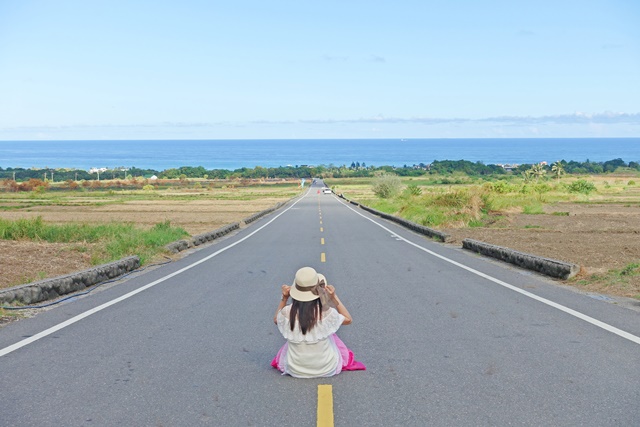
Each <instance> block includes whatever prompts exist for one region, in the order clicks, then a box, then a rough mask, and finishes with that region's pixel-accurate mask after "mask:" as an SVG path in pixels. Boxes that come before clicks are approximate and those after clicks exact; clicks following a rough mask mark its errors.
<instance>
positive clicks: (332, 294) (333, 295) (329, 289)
mask: <svg viewBox="0 0 640 427" xmlns="http://www.w3.org/2000/svg"><path fill="white" fill-rule="evenodd" d="M324 290H325V291H327V294H329V298H331V299H333V300H335V299H336V288H335V286H333V285H325V287H324Z"/></svg>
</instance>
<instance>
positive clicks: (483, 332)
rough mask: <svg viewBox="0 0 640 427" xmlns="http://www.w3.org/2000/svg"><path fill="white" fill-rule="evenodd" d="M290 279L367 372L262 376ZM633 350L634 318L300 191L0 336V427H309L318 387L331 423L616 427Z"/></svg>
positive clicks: (633, 368) (628, 410) (633, 421)
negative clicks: (297, 277) (327, 391)
mask: <svg viewBox="0 0 640 427" xmlns="http://www.w3.org/2000/svg"><path fill="white" fill-rule="evenodd" d="M305 265H309V266H312V267H314V268H316V269H317V270H318V271H320V272H322V273H324V274H325V275H326V277H327V279H328V281H329V283H331V284H333V285H335V286H336V289H337V292H338V295H339V296H340V298H341V299H342V301H343V302H344V303H345V305H346V306H347V307H348V309H349V311H350V312H351V314H352V315H353V318H354V322H353V324H352V325H349V326H344V327H342V328H341V329H340V331H339V333H338V335H339V336H340V337H341V338H342V339H343V341H344V342H345V343H346V344H347V346H349V347H350V348H351V349H352V350H353V351H354V353H355V355H356V359H358V360H360V361H362V362H364V363H365V364H366V365H367V371H364V372H363V371H358V372H343V373H341V374H340V375H338V376H335V377H332V378H324V379H312V380H301V379H295V378H291V377H288V376H281V375H280V373H279V372H278V371H276V370H274V369H273V368H271V366H270V361H271V359H272V358H273V356H274V355H275V353H276V352H277V350H278V348H279V347H280V346H281V345H282V343H283V339H282V337H281V336H280V335H279V333H278V331H277V328H276V327H275V325H274V324H273V322H272V318H273V314H274V312H275V309H276V307H277V304H278V301H279V299H280V285H282V284H285V283H286V284H290V283H291V281H292V279H293V275H294V273H295V271H296V270H297V269H298V268H299V267H301V266H305ZM118 298H119V299H118ZM63 322H66V323H63ZM599 322H601V323H599ZM625 334H627V335H625ZM639 336H640V315H639V312H638V311H635V310H632V309H629V308H626V307H623V306H620V305H619V304H613V303H611V302H608V301H602V300H599V299H595V298H591V297H589V296H587V295H583V294H580V293H577V292H575V291H572V290H569V289H567V288H564V287H562V286H559V285H557V284H555V283H553V282H551V281H549V280H547V279H545V278H541V277H540V276H537V275H535V274H532V273H528V272H525V271H523V270H519V269H516V268H511V267H509V266H506V265H505V264H502V263H498V262H492V261H489V260H487V259H485V258H482V257H479V256H477V255H474V254H471V253H468V252H465V251H463V250H461V249H459V248H455V247H451V246H448V245H443V244H441V243H436V242H433V241H431V240H428V239H425V238H424V237H422V236H419V235H416V234H414V233H411V232H409V231H407V230H405V229H403V228H401V227H398V226H396V225H395V224H392V223H389V222H387V221H384V220H382V219H380V218H377V217H374V216H371V215H369V214H367V213H365V212H363V211H361V210H359V209H357V208H355V207H353V206H351V205H349V204H347V203H344V202H343V201H342V200H340V199H339V198H337V197H335V196H334V195H329V194H322V193H320V194H319V193H318V187H312V188H311V189H310V191H309V192H308V193H307V194H306V195H305V196H304V197H302V198H300V199H298V200H297V201H295V202H292V203H290V204H288V205H287V206H286V207H284V208H283V209H280V210H279V211H277V212H274V213H273V214H271V215H268V216H265V217H263V218H262V219H260V220H259V221H256V222H255V223H253V224H252V225H251V226H250V227H247V228H245V229H243V230H241V231H240V232H238V233H237V234H234V235H233V236H230V237H227V238H225V239H223V240H221V241H219V242H217V243H215V244H213V245H210V246H208V247H206V248H204V249H200V250H198V251H195V252H193V253H191V254H190V255H189V256H186V257H184V258H183V259H181V260H179V261H176V262H173V263H171V264H168V265H165V266H162V267H158V268H155V269H150V270H148V271H146V272H144V273H140V274H137V275H135V276H134V277H131V278H128V279H127V280H123V281H122V283H120V284H118V285H116V286H110V287H107V288H105V289H103V290H100V291H96V292H94V293H92V294H90V295H89V296H86V297H82V298H78V299H76V300H72V301H70V302H66V303H63V304H60V305H58V306H56V307H55V308H53V309H50V310H47V311H44V312H42V313H40V314H38V315H37V316H35V317H33V318H30V319H25V320H21V321H19V322H15V323H12V324H10V325H8V326H6V327H4V328H3V329H0V378H1V379H2V386H0V425H2V426H53V425H56V426H105V425H109V426H110V425H124V426H197V425H210V426H313V425H316V416H317V415H316V407H317V396H318V385H323V384H330V385H332V392H333V394H332V396H333V414H334V415H333V416H334V420H335V425H337V426H347V425H350V426H427V425H430V426H431V425H433V426H511V425H525V426H529V425H535V426H550V425H553V426H577V425H580V426H614V425H619V426H634V425H640V383H639V380H640V363H639V362H640V345H639V342H640V338H638V337H639Z"/></svg>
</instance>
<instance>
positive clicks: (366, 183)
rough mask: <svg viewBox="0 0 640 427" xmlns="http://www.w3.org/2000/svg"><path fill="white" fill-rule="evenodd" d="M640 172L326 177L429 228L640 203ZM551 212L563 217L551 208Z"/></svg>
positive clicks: (343, 190)
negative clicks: (570, 206)
mask: <svg viewBox="0 0 640 427" xmlns="http://www.w3.org/2000/svg"><path fill="white" fill-rule="evenodd" d="M639 176H640V173H636V172H631V173H629V171H625V172H620V173H619V174H617V175H616V174H611V175H608V176H607V175H603V176H589V177H585V176H579V177H573V176H572V177H565V178H563V179H561V180H555V179H552V178H551V177H545V178H543V179H539V180H538V181H537V182H536V181H531V180H529V179H527V178H524V177H521V176H515V175H511V176H500V178H498V179H496V178H495V177H493V176H480V177H477V176H476V177H474V176H469V175H465V174H461V173H452V174H450V175H447V176H442V175H435V176H434V175H431V176H425V177H420V178H413V177H408V178H407V177H404V178H400V177H398V176H391V175H389V174H388V173H384V174H381V175H380V176H378V177H375V178H360V179H330V180H327V181H326V182H327V183H328V184H329V185H330V186H331V187H332V188H333V189H334V191H336V192H337V193H342V194H343V195H344V196H345V197H347V198H349V199H354V200H357V201H359V202H361V203H363V204H365V205H367V206H370V207H372V208H374V209H377V210H380V211H382V212H386V213H389V214H393V215H397V216H400V217H403V218H405V219H408V220H410V221H412V222H415V223H417V224H421V225H425V226H428V227H436V228H437V227H453V228H462V227H482V226H487V225H491V224H494V223H495V222H496V221H497V220H498V219H499V218H500V217H501V216H503V215H505V214H510V213H525V214H530V215H536V214H542V213H544V210H543V207H544V206H545V205H549V204H552V203H558V202H575V203H598V202H607V201H608V202H612V201H619V202H624V203H634V204H636V205H640V185H638V184H637V182H638V183H640V179H638V177H639ZM553 214H554V215H566V214H567V213H566V212H565V213H563V212H554V213H553Z"/></svg>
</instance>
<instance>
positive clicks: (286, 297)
mask: <svg viewBox="0 0 640 427" xmlns="http://www.w3.org/2000/svg"><path fill="white" fill-rule="evenodd" d="M290 288H291V286H287V285H282V299H281V300H280V304H278V309H277V310H276V314H275V316H273V323H275V324H276V325H277V324H278V313H280V310H282V309H283V308H284V306H285V305H287V301H288V300H289V289H290Z"/></svg>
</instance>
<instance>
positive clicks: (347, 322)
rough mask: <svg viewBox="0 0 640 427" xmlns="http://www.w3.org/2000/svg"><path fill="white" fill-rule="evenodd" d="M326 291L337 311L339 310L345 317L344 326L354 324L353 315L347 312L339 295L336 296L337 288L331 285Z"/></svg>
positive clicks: (327, 286)
mask: <svg viewBox="0 0 640 427" xmlns="http://www.w3.org/2000/svg"><path fill="white" fill-rule="evenodd" d="M325 289H326V290H327V293H328V294H329V296H330V297H331V299H332V300H333V302H334V304H335V305H336V310H338V313H340V314H342V315H343V316H344V320H343V321H342V324H343V325H350V324H351V322H353V319H352V318H351V314H349V310H347V307H345V306H344V304H343V303H342V301H340V298H338V295H336V288H335V287H333V286H331V285H326V287H325Z"/></svg>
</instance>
